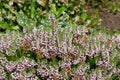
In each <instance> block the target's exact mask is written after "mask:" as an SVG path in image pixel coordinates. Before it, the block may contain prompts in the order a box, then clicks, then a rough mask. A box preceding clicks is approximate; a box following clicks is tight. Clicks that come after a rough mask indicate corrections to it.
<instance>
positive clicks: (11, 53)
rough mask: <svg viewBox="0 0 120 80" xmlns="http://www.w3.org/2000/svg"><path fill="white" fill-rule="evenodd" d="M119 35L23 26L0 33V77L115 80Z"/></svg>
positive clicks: (14, 78) (50, 79) (76, 29)
mask: <svg viewBox="0 0 120 80" xmlns="http://www.w3.org/2000/svg"><path fill="white" fill-rule="evenodd" d="M119 50H120V37H119V36H108V35H106V34H105V33H102V32H99V33H96V32H93V33H91V34H88V33H87V32H86V30H85V29H82V28H80V27H76V28H75V29H73V28H72V27H69V26H68V27H67V28H60V27H59V26H55V27H54V30H51V29H47V31H46V30H45V29H44V28H42V29H37V28H34V29H33V30H32V32H31V31H27V29H23V33H22V34H19V33H18V32H8V33H6V34H2V35H1V36H0V78H1V80H3V79H12V80H18V79H19V80H26V79H27V80H38V79H39V80H41V79H43V80H45V79H48V80H58V79H60V80H63V79H64V80H96V79H97V80H108V79H112V80H116V79H117V80H118V79H119V74H120V70H119V56H120V55H119Z"/></svg>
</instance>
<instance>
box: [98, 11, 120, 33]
mask: <svg viewBox="0 0 120 80" xmlns="http://www.w3.org/2000/svg"><path fill="white" fill-rule="evenodd" d="M100 16H101V19H102V21H101V24H100V26H99V28H102V27H106V28H107V30H108V31H110V32H113V31H114V30H115V29H117V30H119V31H120V12H117V13H116V14H115V13H110V12H107V11H106V10H103V11H100Z"/></svg>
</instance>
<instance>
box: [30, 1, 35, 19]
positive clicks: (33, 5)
mask: <svg viewBox="0 0 120 80" xmlns="http://www.w3.org/2000/svg"><path fill="white" fill-rule="evenodd" d="M34 12H35V0H32V3H31V17H33V16H34Z"/></svg>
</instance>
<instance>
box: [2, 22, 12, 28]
mask: <svg viewBox="0 0 120 80" xmlns="http://www.w3.org/2000/svg"><path fill="white" fill-rule="evenodd" d="M0 29H2V30H6V29H12V27H11V26H10V25H9V24H8V23H7V22H2V21H0Z"/></svg>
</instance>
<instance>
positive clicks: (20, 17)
mask: <svg viewBox="0 0 120 80" xmlns="http://www.w3.org/2000/svg"><path fill="white" fill-rule="evenodd" d="M17 22H18V24H19V25H20V26H22V27H26V28H30V27H34V26H35V22H34V21H33V20H31V19H29V18H28V17H27V16H26V15H24V14H21V13H20V14H17Z"/></svg>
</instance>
